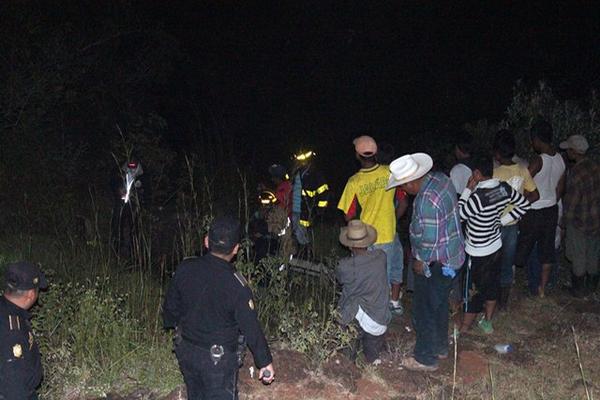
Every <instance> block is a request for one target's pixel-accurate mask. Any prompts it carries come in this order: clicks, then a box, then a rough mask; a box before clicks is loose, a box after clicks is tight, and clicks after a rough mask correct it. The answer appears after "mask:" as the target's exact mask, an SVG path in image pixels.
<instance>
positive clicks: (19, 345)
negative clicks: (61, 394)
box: [0, 262, 47, 400]
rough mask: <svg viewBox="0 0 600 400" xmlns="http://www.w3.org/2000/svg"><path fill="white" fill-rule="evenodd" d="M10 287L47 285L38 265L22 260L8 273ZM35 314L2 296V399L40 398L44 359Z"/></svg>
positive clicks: (0, 307)
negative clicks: (33, 326) (35, 333)
mask: <svg viewBox="0 0 600 400" xmlns="http://www.w3.org/2000/svg"><path fill="white" fill-rule="evenodd" d="M5 280H6V283H7V285H8V286H9V287H11V288H13V289H19V290H30V289H34V288H45V287H47V282H46V278H45V276H44V274H43V273H41V272H40V270H39V269H38V268H37V266H35V265H33V264H31V263H27V262H18V263H13V264H9V265H8V267H7V270H6V273H5ZM30 318H31V315H30V314H29V312H28V311H27V310H24V309H22V308H20V307H19V306H17V305H16V304H13V303H12V302H11V301H9V300H8V299H6V297H4V296H2V297H1V298H0V400H37V398H38V397H37V394H36V392H35V389H36V388H37V387H38V386H39V385H40V382H41V381H42V362H41V356H40V351H39V349H38V346H37V343H36V342H35V339H34V336H33V332H32V329H31V323H30V321H29V320H30Z"/></svg>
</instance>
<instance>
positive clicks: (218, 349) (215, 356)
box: [210, 344, 225, 365]
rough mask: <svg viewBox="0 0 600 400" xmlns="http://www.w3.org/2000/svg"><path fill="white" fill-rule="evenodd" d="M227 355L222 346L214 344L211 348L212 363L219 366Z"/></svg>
mask: <svg viewBox="0 0 600 400" xmlns="http://www.w3.org/2000/svg"><path fill="white" fill-rule="evenodd" d="M224 354H225V350H223V346H221V345H217V344H213V345H212V346H211V348H210V359H211V360H212V362H213V363H214V364H215V365H217V364H218V363H219V361H221V358H223V355H224Z"/></svg>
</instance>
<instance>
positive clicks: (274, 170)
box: [269, 164, 286, 179]
mask: <svg viewBox="0 0 600 400" xmlns="http://www.w3.org/2000/svg"><path fill="white" fill-rule="evenodd" d="M269 174H270V175H271V176H272V177H274V178H279V179H284V178H285V175H286V171H285V167H284V166H283V165H281V164H273V165H271V166H270V167H269Z"/></svg>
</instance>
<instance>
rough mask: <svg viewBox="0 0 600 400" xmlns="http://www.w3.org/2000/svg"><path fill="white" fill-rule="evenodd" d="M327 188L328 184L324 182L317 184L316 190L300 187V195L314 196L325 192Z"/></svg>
mask: <svg viewBox="0 0 600 400" xmlns="http://www.w3.org/2000/svg"><path fill="white" fill-rule="evenodd" d="M327 190H329V185H327V184H324V185H321V186H319V188H318V189H317V190H307V189H302V195H303V196H308V197H315V196H316V195H318V194H321V193H323V192H326V191H327Z"/></svg>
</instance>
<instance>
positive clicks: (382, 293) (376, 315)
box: [336, 250, 392, 325]
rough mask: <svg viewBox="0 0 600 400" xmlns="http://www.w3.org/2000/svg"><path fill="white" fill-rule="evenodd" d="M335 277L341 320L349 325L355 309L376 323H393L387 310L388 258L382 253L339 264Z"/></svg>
mask: <svg viewBox="0 0 600 400" xmlns="http://www.w3.org/2000/svg"><path fill="white" fill-rule="evenodd" d="M336 275H337V279H338V282H339V283H340V284H341V285H342V295H341V297H340V301H339V304H338V310H339V312H340V320H341V323H342V324H344V325H348V324H350V323H351V322H352V320H353V319H354V317H355V316H356V313H357V312H358V306H360V307H361V308H362V309H363V311H364V312H365V313H366V314H367V315H368V316H369V317H370V318H371V319H372V320H373V321H375V322H377V323H378V324H380V325H387V324H389V323H390V321H391V319H392V314H391V312H390V309H389V302H390V288H389V285H388V280H387V258H386V255H385V252H384V251H383V250H372V251H368V252H367V253H366V254H364V255H359V256H355V257H348V258H343V259H341V260H340V262H339V264H338V266H337V268H336Z"/></svg>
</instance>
